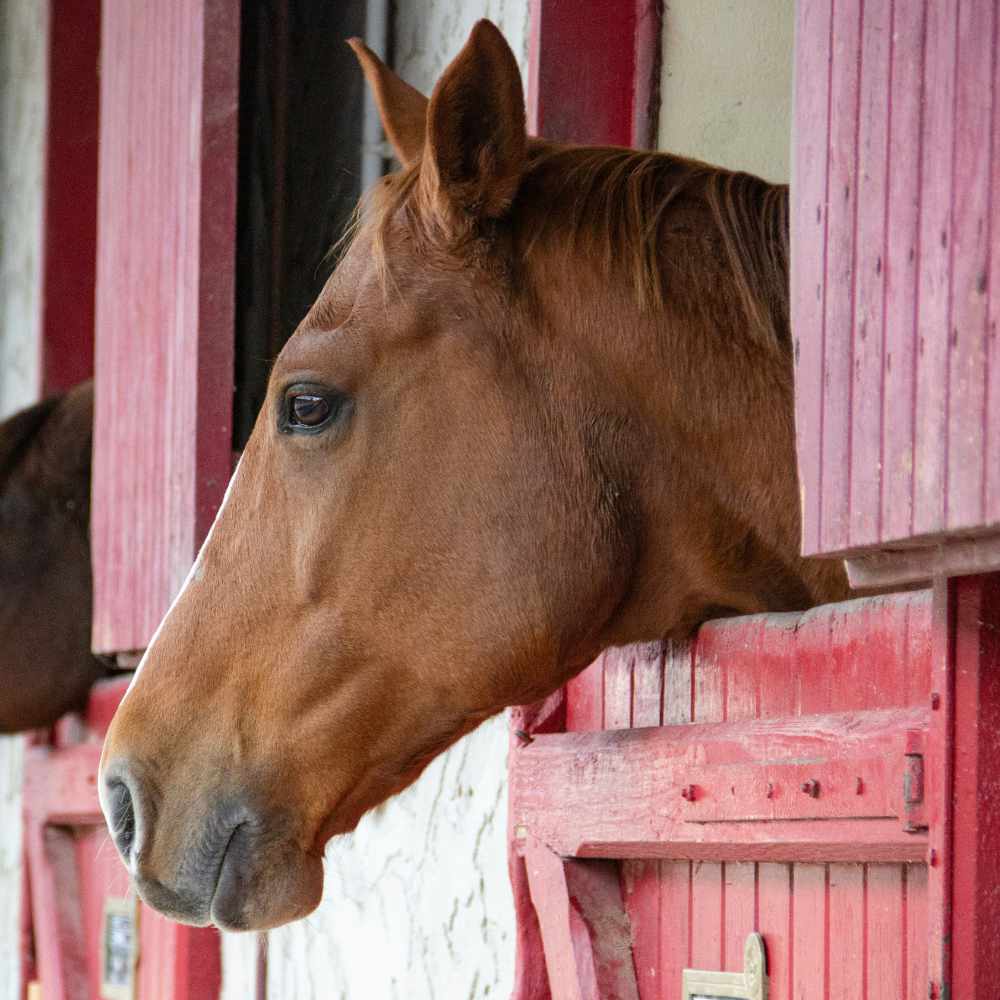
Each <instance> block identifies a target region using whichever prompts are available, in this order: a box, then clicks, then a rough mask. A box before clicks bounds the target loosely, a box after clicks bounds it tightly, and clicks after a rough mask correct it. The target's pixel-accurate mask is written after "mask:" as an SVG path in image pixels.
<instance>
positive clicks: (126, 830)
mask: <svg viewBox="0 0 1000 1000" xmlns="http://www.w3.org/2000/svg"><path fill="white" fill-rule="evenodd" d="M108 805H109V806H110V812H111V816H110V817H109V818H110V820H111V824H110V825H111V833H112V836H113V837H114V838H115V844H116V845H117V847H118V850H119V851H120V852H121V856H122V857H123V858H124V859H125V861H126V863H127V862H128V860H129V855H130V852H131V850H132V845H133V844H134V843H135V806H134V805H133V803H132V793H131V792H130V791H129V790H128V786H127V785H126V784H125V782H124V781H117V780H116V781H111V782H109V783H108Z"/></svg>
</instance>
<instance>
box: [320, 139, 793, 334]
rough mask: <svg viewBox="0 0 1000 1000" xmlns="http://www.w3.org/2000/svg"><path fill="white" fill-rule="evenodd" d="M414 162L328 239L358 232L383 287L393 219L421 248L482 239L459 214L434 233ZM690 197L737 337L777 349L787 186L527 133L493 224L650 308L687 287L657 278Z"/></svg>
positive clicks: (784, 306) (783, 319) (784, 292)
mask: <svg viewBox="0 0 1000 1000" xmlns="http://www.w3.org/2000/svg"><path fill="white" fill-rule="evenodd" d="M420 170H421V165H420V162H419V161H417V162H416V163H414V164H412V165H411V166H409V167H407V168H405V169H403V170H401V171H398V172H397V173H394V174H390V175H389V176H387V177H385V178H383V179H382V181H381V182H380V183H379V184H378V185H376V186H375V187H374V188H373V189H372V190H371V191H370V192H368V194H367V195H366V196H365V198H363V199H362V201H361V202H360V203H359V205H358V208H357V210H356V212H355V216H354V219H353V221H352V223H351V225H350V226H349V227H348V229H347V231H346V232H345V234H344V236H343V237H342V239H341V241H339V243H338V244H337V245H336V246H335V247H334V252H336V251H338V250H340V249H343V248H344V247H346V246H349V245H350V243H351V242H353V240H354V239H355V238H356V237H357V236H358V235H359V234H360V233H362V232H365V233H367V234H369V235H370V237H371V246H372V258H373V262H374V264H375V267H376V269H377V272H378V274H379V276H380V279H381V281H382V284H383V287H384V288H385V287H391V285H392V273H393V267H394V265H395V264H396V262H395V261H394V260H393V259H392V257H391V254H390V253H389V252H388V250H387V246H388V243H389V237H388V234H389V230H390V228H391V227H393V226H401V227H402V229H403V230H404V231H405V232H406V234H407V236H408V237H409V238H410V239H411V240H412V241H413V244H414V246H415V247H416V248H417V249H418V250H419V251H420V252H421V253H423V254H426V253H433V252H434V251H436V250H443V251H444V252H445V253H447V254H450V255H452V256H455V255H458V256H459V257H461V256H462V254H463V253H464V252H466V247H467V244H468V243H469V242H471V241H473V240H475V239H477V238H479V237H482V236H483V235H487V236H488V233H484V231H483V229H482V224H477V222H476V221H475V220H474V219H473V218H472V217H471V216H470V217H469V219H468V224H467V226H464V227H460V228H459V229H457V230H456V228H455V227H454V226H449V227H448V228H447V230H445V228H443V227H442V226H441V225H440V223H439V220H438V219H437V218H436V216H435V212H434V207H433V205H432V204H431V203H430V200H429V199H428V197H427V193H426V191H425V189H424V187H423V185H421V184H420V183H419V181H420ZM694 202H700V203H701V204H703V205H704V206H707V208H708V210H709V217H710V219H711V229H710V231H706V233H705V234H703V235H704V236H706V237H707V238H708V239H709V240H710V241H712V242H714V243H717V244H718V247H719V251H720V254H719V257H720V261H721V263H722V264H723V265H724V267H725V269H726V271H727V272H728V274H729V276H730V278H731V281H732V291H733V292H734V293H735V297H736V300H737V302H738V305H739V308H740V310H741V311H742V313H743V316H744V318H745V321H746V323H745V330H746V332H747V334H748V335H749V336H751V337H754V338H755V339H757V340H759V341H762V342H763V343H770V344H773V345H775V346H778V347H781V348H785V347H787V344H788V342H789V332H788V329H789V319H788V295H789V288H788V265H789V245H788V187H787V185H776V184H770V183H768V182H766V181H764V180H761V179H760V178H758V177H754V176H752V175H750V174H745V173H739V172H733V171H729V170H725V169H722V168H719V167H713V166H710V165H709V164H706V163H701V162H699V161H696V160H690V159H685V158H683V157H678V156H673V155H671V154H668V153H661V152H648V151H640V150H632V149H622V148H617V147H599V146H572V145H561V144H558V143H550V142H545V141H542V140H534V141H533V142H532V143H531V144H530V149H529V157H528V161H527V166H526V169H525V173H524V175H523V177H522V179H521V185H520V189H519V193H518V195H517V197H516V198H515V200H514V202H513V204H512V206H511V208H510V210H509V212H508V213H507V215H506V216H505V217H504V218H503V219H502V220H500V222H499V225H501V226H503V225H506V226H508V227H509V228H510V230H511V231H512V233H513V234H514V236H515V243H516V245H517V246H518V247H519V248H520V254H521V256H522V257H523V258H524V259H525V260H526V261H529V262H530V261H532V260H537V259H539V258H540V257H544V256H546V255H549V256H556V255H558V256H560V257H561V259H563V260H565V261H566V262H567V263H572V262H577V263H579V262H580V261H581V260H583V259H587V260H589V261H590V262H591V263H593V264H596V265H597V266H598V267H599V268H600V270H601V271H602V272H603V274H604V275H605V277H606V278H607V280H608V281H616V282H621V283H622V287H625V288H628V289H629V290H630V292H631V295H632V297H633V299H634V301H635V303H636V305H637V306H638V307H639V308H640V309H642V310H643V311H651V310H655V309H658V308H661V307H663V306H664V305H665V304H666V303H667V301H668V300H672V301H676V299H677V297H678V296H683V295H685V294H687V291H688V290H686V289H684V288H677V287H669V283H668V281H667V279H666V276H665V258H664V244H665V234H666V233H667V230H668V229H669V228H670V227H671V226H672V225H674V224H675V221H676V214H675V210H676V209H677V208H679V207H680V206H681V205H683V204H685V203H687V204H690V203H694ZM490 224H491V225H492V223H490Z"/></svg>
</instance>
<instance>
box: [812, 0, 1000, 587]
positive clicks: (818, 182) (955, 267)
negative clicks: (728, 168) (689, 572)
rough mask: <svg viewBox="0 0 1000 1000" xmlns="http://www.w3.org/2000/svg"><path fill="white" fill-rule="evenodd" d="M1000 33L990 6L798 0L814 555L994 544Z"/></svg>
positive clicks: (998, 504) (998, 492)
mask: <svg viewBox="0 0 1000 1000" xmlns="http://www.w3.org/2000/svg"><path fill="white" fill-rule="evenodd" d="M998 18H1000V14H998V10H997V7H996V5H995V4H993V3H990V2H988V0H961V2H959V0H956V2H955V3H950V4H936V3H930V2H927V0H914V2H912V3H910V2H906V3H904V2H902V0H865V2H863V3H862V2H861V0H844V2H842V3H840V2H838V3H837V4H836V5H832V4H830V3H827V2H822V3H816V4H812V3H810V4H799V5H798V16H797V38H796V81H797V86H796V108H795V121H796V128H795V153H794V164H795V183H794V185H793V205H792V243H793V246H792V251H793V261H794V264H793V273H792V322H793V334H794V338H795V344H796V351H797V364H796V374H797V380H798V381H797V387H798V391H797V403H796V406H797V430H798V454H799V472H800V477H801V484H802V492H803V498H804V506H803V517H804V523H803V550H804V551H805V552H806V553H807V554H819V553H826V554H842V553H850V554H863V553H865V552H867V551H869V550H871V549H879V548H891V547H892V546H898V544H899V543H904V542H905V543H908V544H909V543H913V542H923V543H927V542H930V541H933V540H938V539H941V538H942V537H951V536H954V535H956V534H965V535H967V534H968V533H970V532H974V533H979V534H991V533H994V534H995V533H996V532H997V531H998V530H1000V489H998V486H1000V473H998V472H997V471H996V470H997V469H1000V443H998V435H997V434H996V433H995V431H994V430H993V428H995V427H996V426H997V425H1000V395H998V393H997V391H996V385H997V373H996V371H995V370H994V366H992V365H991V359H992V358H993V356H994V354H995V351H996V347H995V343H996V339H995V314H996V307H995V305H994V302H993V299H994V296H993V292H992V289H993V285H994V281H995V279H996V277H997V275H996V266H997V265H996V260H995V255H994V254H993V253H992V252H991V247H992V243H993V240H994V236H993V232H994V226H993V218H994V216H995V215H996V212H997V211H998V209H997V199H996V198H995V197H994V179H995V178H997V176H998V174H1000V159H998V157H997V155H996V154H997V152H1000V146H998V142H997V138H996V137H997V132H998V130H997V121H998V119H1000V102H998V100H997V96H996V74H997V59H996V52H997V21H998ZM994 555H995V550H994ZM998 566H1000V562H998V563H997V564H996V565H995V566H992V568H997V567H998Z"/></svg>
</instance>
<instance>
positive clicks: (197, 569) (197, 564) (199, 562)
mask: <svg viewBox="0 0 1000 1000" xmlns="http://www.w3.org/2000/svg"><path fill="white" fill-rule="evenodd" d="M242 464H243V456H242V455H241V456H240V460H239V461H238V462H237V463H236V468H235V469H233V474H232V476H230V478H229V485H228V486H227V487H226V492H225V493H224V494H223V496H222V503H220V504H219V509H218V511H217V512H216V515H215V520H214V521H213V522H212V527H211V528H209V529H208V534H207V535H206V536H205V541H204V542H202V543H201V548H200V549H199V550H198V556H197V558H196V559H195V561H194V564H193V565H192V566H191V569H189V570H188V574H187V576H186V577H185V578H184V582H183V583H182V584H181V589H180V590H178V591H177V595H176V596H175V597H174V599H173V600H172V601H171V602H170V607H169V608H167V613H166V614H165V615H164V616H163V618H161V619H160V624H159V625H157V626H156V631H155V632H154V633H153V638H152V639H150V640H149V645H148V646H147V647H146V651H145V652H144V653H143V654H142V658H141V659H140V660H139V663H138V665H137V666H136V668H135V673H134V674H132V680H131V681H130V682H129V686H128V688H127V689H126V691H125V694H124V696H123V697H122V700H121V702H120V703H119V706H118V707H119V708H121V706H122V705H124V704H125V699H126V698H127V697H128V696H129V695H130V694H131V693H132V688H134V687H135V682H136V681H137V680H138V679H139V672H140V671H141V670H142V668H143V667H144V666H145V665H146V661H147V660H148V659H149V654H150V653H151V652H152V650H153V647H154V646H155V645H156V640H157V639H158V638H159V637H160V633H161V632H162V631H163V626H164V625H166V624H167V620H168V619H169V618H170V615H171V614H172V613H173V610H174V608H176V607H177V602H178V601H180V599H181V598H182V597H183V596H184V591H185V590H187V588H188V586H189V584H190V583H191V581H192V580H195V581H198V580H201V579H202V578H203V577H204V575H205V567H204V565H203V561H204V556H205V549H206V548H208V543H209V542H210V541H211V540H212V534H213V533H214V531H215V526H216V525H217V524H218V523H219V518H220V517H222V512H223V511H224V510H225V509H226V504H228V503H229V498H230V496H232V492H233V486H234V485H235V483H236V477H237V476H238V475H239V474H240V466H241V465H242Z"/></svg>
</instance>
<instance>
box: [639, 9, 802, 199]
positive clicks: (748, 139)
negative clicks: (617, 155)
mask: <svg viewBox="0 0 1000 1000" xmlns="http://www.w3.org/2000/svg"><path fill="white" fill-rule="evenodd" d="M793 29H794V0H667V5H666V11H665V13H664V18H663V74H662V78H661V86H662V103H661V106H660V131H659V146H660V148H661V149H665V150H668V151H669V152H671V153H679V154H683V155H685V156H693V157H695V158H696V159H700V160H707V161H708V162H709V163H716V164H719V165H720V166H724V167H729V168H731V169H736V170H746V171H749V172H750V173H754V174H759V175H760V176H762V177H764V178H766V179H767V180H770V181H784V182H787V181H788V177H789V167H788V163H789V152H790V145H791V111H792V36H793Z"/></svg>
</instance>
